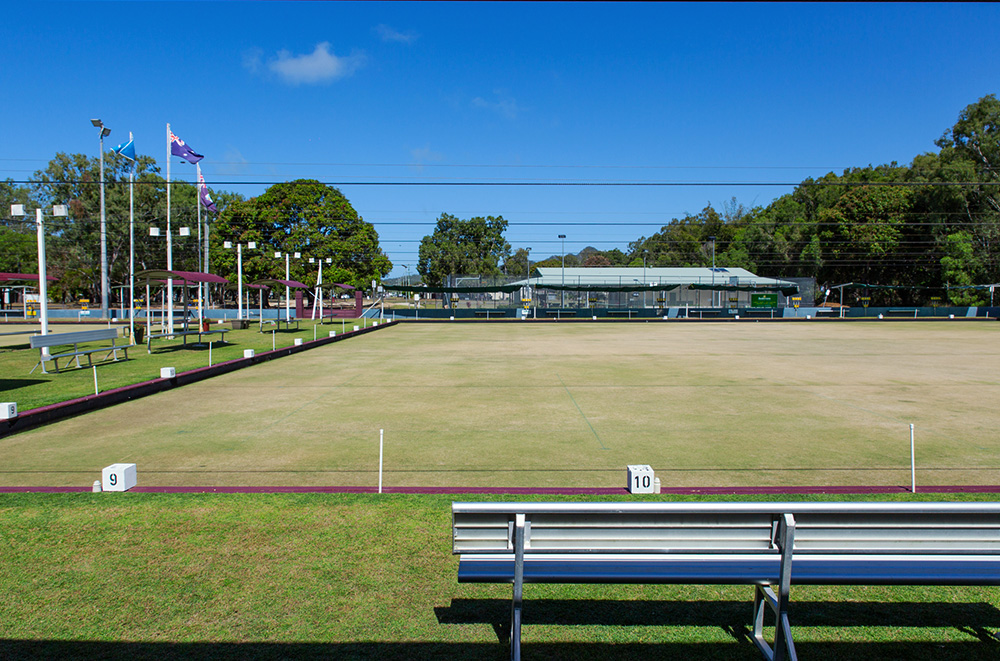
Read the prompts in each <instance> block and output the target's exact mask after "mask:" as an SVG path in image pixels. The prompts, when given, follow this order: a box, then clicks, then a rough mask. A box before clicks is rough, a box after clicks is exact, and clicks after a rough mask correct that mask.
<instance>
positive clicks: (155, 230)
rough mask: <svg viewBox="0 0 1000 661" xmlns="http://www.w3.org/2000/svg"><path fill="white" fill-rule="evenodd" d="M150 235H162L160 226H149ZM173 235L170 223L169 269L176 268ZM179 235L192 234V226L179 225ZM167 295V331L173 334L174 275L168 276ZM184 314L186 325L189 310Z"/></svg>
mask: <svg viewBox="0 0 1000 661" xmlns="http://www.w3.org/2000/svg"><path fill="white" fill-rule="evenodd" d="M149 235H150V236H160V228H159V227H150V228H149ZM171 236H172V232H171V231H170V226H169V225H168V226H167V270H168V271H173V270H174V259H173V248H172V246H173V244H172V242H171V240H170V239H171ZM177 236H191V228H190V227H178V228H177ZM166 295H167V299H168V302H167V314H168V318H167V319H166V322H167V327H166V332H168V333H170V334H173V332H174V280H173V277H168V278H167V294H166ZM186 296H187V294H185V297H186ZM185 300H186V299H185ZM149 303H150V301H148V300H147V301H146V308H147V309H146V316H147V318H148V316H149ZM184 314H185V317H184V319H185V322H184V323H185V326H186V325H187V316H186V315H187V310H184ZM160 330H161V331H162V330H163V329H162V328H161V329H160Z"/></svg>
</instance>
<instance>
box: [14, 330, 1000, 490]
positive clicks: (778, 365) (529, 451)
mask: <svg viewBox="0 0 1000 661" xmlns="http://www.w3.org/2000/svg"><path fill="white" fill-rule="evenodd" d="M243 333H249V335H244V336H240V335H237V336H235V337H234V338H233V343H234V347H233V350H234V351H237V352H239V354H238V355H242V349H243V347H244V346H246V343H248V342H250V338H251V337H253V336H254V333H253V331H243ZM304 333H306V334H307V335H308V336H311V332H310V331H304ZM998 333H1000V325H998V324H996V323H995V322H992V321H991V322H981V323H979V322H977V323H949V322H947V321H943V322H929V323H927V322H913V323H906V322H897V323H878V322H856V323H855V322H852V323H837V322H819V323H807V322H800V323H774V324H769V323H746V324H744V323H739V324H722V323H718V324H698V323H656V322H650V323H642V324H628V323H621V324H600V323H597V324H588V323H576V324H565V323H564V324H559V323H541V324H531V323H519V322H508V323H498V324H485V323H483V324H475V323H471V324H460V323H455V324H400V325H397V326H394V327H391V328H387V329H385V330H383V331H379V332H376V333H372V334H369V335H366V336H364V337H359V338H356V339H352V340H351V341H349V342H341V343H336V344H331V345H328V346H324V347H319V348H316V349H314V350H311V351H306V352H303V353H300V354H296V355H294V356H289V357H286V358H282V359H280V360H276V361H271V362H268V363H264V364H261V365H257V366H254V367H252V368H249V369H245V370H240V371H238V372H234V373H231V374H227V375H224V376H220V377H217V378H213V379H211V380H208V381H203V382H200V383H196V384H191V385H188V386H185V387H183V388H178V389H175V390H172V391H170V392H165V393H161V394H158V395H156V396H153V397H148V398H144V399H140V400H136V401H132V402H128V403H125V404H121V405H118V406H115V407H111V408H108V409H105V410H102V411H97V412H93V413H90V414H88V415H86V416H80V417H77V418H74V419H70V420H64V421H61V422H59V423H56V424H52V425H49V426H46V427H43V428H39V429H35V430H31V431H28V432H24V433H21V434H16V435H14V436H10V437H8V438H5V439H3V441H2V443H3V450H4V458H5V469H4V472H0V484H7V485H78V486H88V485H90V484H91V483H92V482H93V480H94V479H97V478H98V477H99V473H100V469H101V468H102V467H104V466H106V465H108V464H110V463H114V462H118V461H124V462H135V463H136V464H137V465H138V469H139V483H140V485H146V486H157V485H219V486H222V485H275V486H277V485H335V486H374V485H375V484H376V483H377V466H378V439H379V430H380V429H382V430H384V434H385V471H386V474H385V484H386V485H387V486H448V487H479V486H484V487H575V486H590V487H619V486H624V481H625V466H626V465H628V464H636V463H640V464H650V465H652V466H653V468H654V469H655V470H656V472H657V475H658V476H660V477H661V479H662V481H663V484H664V486H691V487H697V486H757V485H779V486H791V485H881V486H899V485H907V486H908V485H909V482H910V479H909V478H910V475H909V467H910V456H909V425H910V424H911V423H912V424H914V425H915V426H916V448H917V481H918V486H927V485H934V484H973V485H975V484H998V483H1000V460H998V457H1000V436H998V435H997V434H996V429H997V428H998V427H1000V424H998V423H1000V414H998V409H997V407H996V402H997V401H1000V343H998V342H997V339H998ZM257 337H258V341H260V340H261V339H263V341H265V342H267V341H268V340H269V339H270V338H268V337H267V336H264V337H263V338H261V337H260V336H257ZM285 339H286V341H287V342H288V343H291V340H290V338H289V337H288V336H285ZM140 353H142V352H140ZM192 354H196V357H198V358H200V359H201V360H204V359H205V352H204V351H200V352H198V351H192V350H190V349H188V350H177V351H176V352H171V356H170V358H174V357H175V356H176V357H177V358H180V357H182V356H183V357H185V358H188V357H190V356H191V355H192ZM160 355H162V354H160ZM130 362H131V361H130ZM138 362H139V361H136V363H137V364H138ZM181 367H182V366H178V369H181ZM112 368H113V366H112V367H104V368H101V369H100V370H99V372H101V371H102V370H110V369H112ZM27 369H30V367H29V368H26V369H25V372H26V371H27ZM87 372H89V371H86V370H85V371H84V373H83V374H82V375H80V377H79V378H81V379H82V380H83V381H86V380H87V379H88V378H89V379H91V380H92V376H91V375H90V374H88V373H87ZM150 372H151V373H152V375H154V376H155V375H156V374H157V373H158V368H157V371H155V372H154V371H153V370H150ZM69 376H73V375H70V374H67V375H58V376H54V377H53V378H60V379H61V378H64V377H69ZM19 405H20V404H19Z"/></svg>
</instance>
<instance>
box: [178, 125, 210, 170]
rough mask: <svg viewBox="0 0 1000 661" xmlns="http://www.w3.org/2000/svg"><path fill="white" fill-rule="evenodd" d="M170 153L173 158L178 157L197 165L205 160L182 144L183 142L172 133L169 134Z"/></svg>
mask: <svg viewBox="0 0 1000 661" xmlns="http://www.w3.org/2000/svg"><path fill="white" fill-rule="evenodd" d="M170 153H171V154H173V155H174V156H180V157H181V158H183V159H184V160H185V161H187V162H188V163H197V162H198V161H200V160H201V159H203V158H205V157H204V156H202V155H201V154H198V153H196V152H195V151H194V150H193V149H191V148H190V147H188V146H187V145H186V144H184V141H183V140H181V139H180V138H178V137H177V136H176V135H174V133H173V131H171V132H170Z"/></svg>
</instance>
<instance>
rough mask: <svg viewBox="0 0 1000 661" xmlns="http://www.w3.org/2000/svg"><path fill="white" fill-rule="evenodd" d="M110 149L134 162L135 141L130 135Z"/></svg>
mask: <svg viewBox="0 0 1000 661" xmlns="http://www.w3.org/2000/svg"><path fill="white" fill-rule="evenodd" d="M112 151H114V152H115V153H116V154H118V155H119V156H124V157H125V158H127V159H128V160H130V161H132V162H133V163H134V162H135V142H134V141H133V140H132V137H131V136H129V139H128V142H124V143H122V144H120V145H118V146H117V147H115V148H114V149H113V150H112Z"/></svg>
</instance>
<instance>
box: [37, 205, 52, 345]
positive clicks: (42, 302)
mask: <svg viewBox="0 0 1000 661" xmlns="http://www.w3.org/2000/svg"><path fill="white" fill-rule="evenodd" d="M35 225H37V226H38V298H39V301H38V310H39V312H38V314H39V315H41V316H40V317H39V322H40V323H41V325H42V335H48V334H49V291H48V284H49V281H48V278H47V276H46V274H45V228H44V226H43V225H42V210H41V209H35ZM43 353H45V354H48V351H44V352H43Z"/></svg>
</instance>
